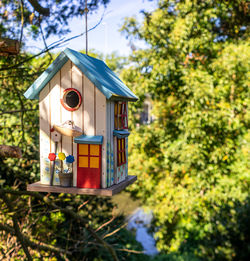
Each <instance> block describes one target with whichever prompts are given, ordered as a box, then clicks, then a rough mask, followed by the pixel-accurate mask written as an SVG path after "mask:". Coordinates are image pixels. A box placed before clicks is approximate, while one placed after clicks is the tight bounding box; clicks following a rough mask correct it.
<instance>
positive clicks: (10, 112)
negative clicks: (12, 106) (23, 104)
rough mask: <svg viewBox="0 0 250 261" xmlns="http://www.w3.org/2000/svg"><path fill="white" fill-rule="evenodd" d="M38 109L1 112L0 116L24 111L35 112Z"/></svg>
mask: <svg viewBox="0 0 250 261" xmlns="http://www.w3.org/2000/svg"><path fill="white" fill-rule="evenodd" d="M38 109H39V108H37V109H24V110H14V111H2V112H1V113H0V115H3V114H12V113H13V114H14V113H18V112H26V111H37V110H38Z"/></svg>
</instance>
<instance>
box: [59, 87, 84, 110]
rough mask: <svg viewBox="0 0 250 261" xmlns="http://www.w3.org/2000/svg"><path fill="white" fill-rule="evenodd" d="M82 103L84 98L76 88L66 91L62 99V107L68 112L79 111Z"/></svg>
mask: <svg viewBox="0 0 250 261" xmlns="http://www.w3.org/2000/svg"><path fill="white" fill-rule="evenodd" d="M81 103H82V96H81V94H80V92H79V91H77V90H76V89H74V88H69V89H66V90H64V92H63V96H62V98H61V104H62V106H63V107H64V108H65V109H66V110H68V111H75V110H77V109H78V108H79V107H80V106H81Z"/></svg>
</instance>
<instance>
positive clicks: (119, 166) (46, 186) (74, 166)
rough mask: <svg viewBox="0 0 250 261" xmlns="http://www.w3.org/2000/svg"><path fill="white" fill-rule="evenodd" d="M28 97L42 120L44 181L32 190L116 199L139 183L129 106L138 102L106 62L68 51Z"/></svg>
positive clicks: (31, 89) (45, 74) (41, 150)
mask: <svg viewBox="0 0 250 261" xmlns="http://www.w3.org/2000/svg"><path fill="white" fill-rule="evenodd" d="M24 96H25V97H26V98H27V99H37V100H39V115H40V116H39V119H40V182H36V183H33V184H30V185H28V187H27V189H28V190H30V191H44V192H58V193H62V192H65V193H76V194H92V195H107V196H112V195H114V194H116V193H118V192H120V191H121V190H122V189H124V188H125V187H126V186H128V185H129V184H131V183H133V182H134V181H135V180H136V176H128V136H129V134H130V133H129V131H128V102H130V101H131V102H134V101H136V100H137V97H136V96H135V95H134V94H133V93H132V92H131V90H130V89H129V88H128V87H126V86H125V85H124V83H123V82H122V81H121V80H120V79H119V78H118V77H117V75H116V74H115V73H114V72H113V71H112V70H110V68H109V67H108V66H107V65H106V64H105V63H104V62H103V61H101V60H98V59H96V58H93V57H90V56H88V55H85V54H82V53H79V52H76V51H74V50H71V49H68V48H67V49H65V50H64V51H63V52H62V53H61V54H60V55H59V56H58V57H57V58H56V59H55V61H54V62H53V63H52V64H51V65H50V66H49V67H48V68H47V70H45V71H44V72H43V73H42V74H41V76H40V77H39V78H38V79H37V80H36V81H35V82H34V83H33V84H32V85H31V86H30V87H29V89H28V90H27V91H26V92H25V94H24ZM63 174H65V175H64V176H68V179H69V181H70V182H69V183H68V185H67V184H65V183H63V182H62V179H61V176H63ZM66 178H67V177H66Z"/></svg>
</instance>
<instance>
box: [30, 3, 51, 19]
mask: <svg viewBox="0 0 250 261" xmlns="http://www.w3.org/2000/svg"><path fill="white" fill-rule="evenodd" d="M28 1H29V3H30V4H31V5H32V6H33V7H34V9H35V10H36V11H37V12H38V13H39V14H42V15H44V16H49V15H50V11H49V8H44V7H42V6H41V5H40V4H39V3H38V1H37V0H28Z"/></svg>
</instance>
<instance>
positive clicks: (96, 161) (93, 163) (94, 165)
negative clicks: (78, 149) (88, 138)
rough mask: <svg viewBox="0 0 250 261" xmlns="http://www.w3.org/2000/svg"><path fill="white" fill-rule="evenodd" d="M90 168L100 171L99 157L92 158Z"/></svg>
mask: <svg viewBox="0 0 250 261" xmlns="http://www.w3.org/2000/svg"><path fill="white" fill-rule="evenodd" d="M89 167H90V168H95V169H99V157H90V166H89Z"/></svg>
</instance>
